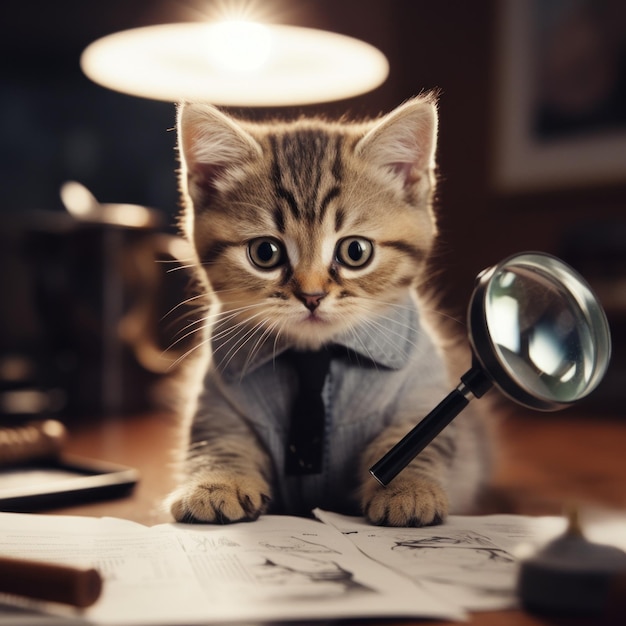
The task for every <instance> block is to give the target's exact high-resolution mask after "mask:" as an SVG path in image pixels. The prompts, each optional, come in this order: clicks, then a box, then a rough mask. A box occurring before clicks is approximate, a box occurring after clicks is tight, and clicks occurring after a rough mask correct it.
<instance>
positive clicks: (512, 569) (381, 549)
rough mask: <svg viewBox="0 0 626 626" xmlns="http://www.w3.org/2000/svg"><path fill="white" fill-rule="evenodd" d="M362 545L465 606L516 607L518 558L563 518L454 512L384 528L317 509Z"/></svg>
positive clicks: (417, 583) (556, 530) (551, 532)
mask: <svg viewBox="0 0 626 626" xmlns="http://www.w3.org/2000/svg"><path fill="white" fill-rule="evenodd" d="M315 515H316V516H317V517H318V518H319V519H320V520H322V521H324V522H325V523H327V524H330V525H332V526H334V527H335V528H337V529H338V530H339V531H341V532H342V533H343V534H344V536H346V537H347V538H349V539H350V541H352V542H353V543H354V544H355V545H356V546H358V547H359V549H360V550H361V551H362V552H363V553H364V554H366V555H367V556H369V557H371V558H372V559H374V560H376V561H377V562H379V563H381V564H382V565H385V566H387V567H389V568H391V569H392V570H394V571H396V572H400V573H402V575H404V576H407V577H408V578H410V579H411V580H412V581H413V583H414V584H415V586H416V588H417V589H420V590H421V591H425V592H427V593H429V594H430V595H432V596H435V597H440V598H442V599H443V600H445V601H446V602H448V604H451V603H455V604H456V605H457V606H458V607H459V608H462V609H466V610H470V611H471V610H481V611H485V610H498V609H508V608H514V607H515V606H516V604H517V603H516V598H515V584H516V578H517V572H518V564H519V560H518V556H519V552H520V551H521V550H522V549H532V548H533V547H536V546H538V545H541V544H543V543H545V541H547V540H549V539H551V538H552V537H554V536H556V535H557V534H558V533H559V532H562V531H563V529H564V527H565V522H564V520H563V519H561V518H554V517H543V518H532V517H521V516H515V515H489V516H484V517H462V516H451V517H450V518H448V520H447V521H446V522H445V524H443V525H441V526H430V527H426V528H386V527H380V526H371V525H369V524H367V523H366V522H365V521H364V520H363V519H362V518H354V517H346V516H342V515H338V514H336V513H328V512H326V511H321V510H319V509H318V510H316V511H315Z"/></svg>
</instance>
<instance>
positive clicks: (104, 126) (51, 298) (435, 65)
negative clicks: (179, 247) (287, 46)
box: [0, 0, 626, 415]
mask: <svg viewBox="0 0 626 626" xmlns="http://www.w3.org/2000/svg"><path fill="white" fill-rule="evenodd" d="M257 4H258V5H259V7H260V8H261V9H262V10H263V11H264V12H265V13H268V12H269V13H270V14H271V16H272V19H273V21H276V22H279V23H285V24H294V25H301V26H308V27H314V28H321V29H327V30H330V31H334V32H338V33H343V34H346V35H351V36H354V37H357V38H359V39H362V40H364V41H366V42H368V43H370V44H373V45H374V46H376V47H377V48H379V49H380V50H381V51H382V52H383V53H384V54H385V55H386V56H387V58H388V60H389V63H390V75H389V78H388V79H387V81H386V82H385V83H384V84H383V85H382V86H381V87H379V88H377V89H376V90H375V91H373V92H371V93H368V94H365V95H362V96H359V97H356V98H352V99H350V100H346V101H343V102H337V103H331V104H325V105H316V106H308V107H307V106H303V107H298V108H297V109H295V108H293V109H291V108H290V109H281V110H273V111H272V110H246V111H242V110H235V112H236V113H241V114H243V115H246V116H248V117H255V116H265V115H274V114H280V115H288V116H294V115H298V114H300V113H302V112H305V113H318V112H319V113H324V114H328V115H333V116H335V115H336V116H339V115H343V114H344V113H349V114H351V115H354V116H356V117H363V116H371V115H378V114H379V113H382V112H386V111H389V110H391V109H392V108H394V107H395V106H397V105H398V104H400V103H401V102H402V101H403V100H405V99H406V98H409V97H411V96H413V95H416V94H418V93H420V92H422V91H424V90H432V89H436V90H438V91H439V93H440V97H439V108H440V143H439V154H438V157H439V158H438V160H439V168H440V187H439V193H438V198H437V204H438V211H439V216H440V229H441V243H440V247H439V250H438V252H437V268H438V270H439V271H438V273H437V277H436V280H437V281H438V284H439V288H440V291H441V294H442V300H443V304H442V306H445V307H446V308H447V309H449V310H451V311H452V312H453V314H454V315H457V316H458V317H459V319H463V318H464V310H465V307H466V304H467V301H468V299H469V296H470V293H471V291H472V288H473V284H474V278H475V276H476V275H477V273H478V272H479V271H481V270H482V269H484V268H485V267H487V266H490V265H492V264H494V263H496V262H498V261H499V260H501V259H502V258H504V257H506V256H508V255H510V254H512V253H515V252H518V251H522V250H543V251H547V252H551V253H554V254H556V255H558V256H561V257H562V258H563V259H565V260H566V261H568V262H569V263H571V264H572V265H573V266H574V267H575V268H577V269H578V270H579V271H580V272H581V273H582V274H583V275H584V276H585V277H586V278H587V279H588V280H589V282H590V283H591V284H592V286H593V287H594V288H595V289H596V290H597V292H598V294H599V295H600V297H601V300H602V302H603V304H604V306H605V308H606V311H607V314H608V316H609V321H610V323H611V328H612V332H613V337H614V343H615V345H614V358H613V362H612V365H611V370H610V372H609V375H607V377H606V380H605V382H604V383H603V385H602V387H601V389H599V390H598V391H597V392H596V393H595V394H594V396H593V398H592V399H591V400H589V403H590V406H591V407H592V408H593V409H594V410H605V411H613V412H614V411H616V410H619V409H620V408H621V406H622V404H623V401H624V400H626V384H625V383H626V5H625V4H624V3H623V2H621V1H620V0H594V1H593V2H592V1H584V0H528V1H527V2H514V1H513V2H509V1H498V0H482V1H480V2H464V1H462V0H458V1H452V0H444V1H439V2H433V1H432V0H341V1H340V2H337V1H336V0H288V1H287V0H272V1H271V2H262V3H257ZM226 6H228V3H227V2H225V1H224V0H215V1H212V0H202V1H200V0H106V1H104V0H103V1H94V2H84V1H83V0H56V1H55V2H48V1H44V0H25V1H22V2H14V1H11V2H5V3H4V4H3V15H2V19H1V20H0V52H1V54H0V67H1V68H2V69H1V71H0V160H1V163H2V167H0V225H1V227H2V230H1V231H0V244H1V246H0V255H2V269H1V270H0V272H2V276H1V278H0V289H2V303H1V304H0V307H1V310H0V324H1V328H0V337H1V338H0V383H1V385H2V387H0V391H3V392H6V393H5V395H4V396H3V397H4V400H3V401H2V402H3V404H2V403H0V404H2V406H0V412H2V413H4V414H5V415H11V414H18V413H20V411H21V412H24V411H25V412H27V413H28V412H29V411H30V412H33V411H35V409H36V408H37V406H39V407H40V408H41V407H43V408H44V409H45V410H47V411H51V412H55V411H57V412H59V411H61V412H64V414H66V415H71V414H75V415H82V414H95V413H98V412H107V411H116V412H125V411H128V412H131V411H138V410H144V409H146V408H149V407H150V405H151V403H155V402H158V400H157V399H156V398H155V396H153V395H151V393H150V391H149V390H150V389H152V385H153V384H154V383H155V382H158V381H159V380H160V379H161V378H162V377H163V376H164V373H163V372H161V371H159V368H158V367H157V368H152V369H151V368H150V367H145V364H143V363H138V362H137V358H136V356H135V355H134V353H132V351H130V350H128V349H127V347H125V346H121V347H119V348H115V346H114V345H113V344H112V341H113V340H112V336H113V335H111V333H112V332H113V331H112V330H111V328H108V327H107V323H108V322H107V318H106V315H105V314H104V313H103V307H104V308H107V307H109V308H110V307H111V306H112V307H113V309H115V307H116V306H117V307H118V308H120V310H123V309H124V308H125V307H128V306H131V305H129V304H128V302H126V300H128V299H132V297H133V294H134V295H136V293H135V292H136V291H137V289H136V288H134V289H133V288H132V285H135V284H136V283H134V282H133V281H134V280H139V279H136V278H131V279H127V278H124V281H126V282H128V281H129V280H130V282H131V288H130V289H128V286H126V288H127V291H130V292H131V293H130V294H126V295H123V296H122V297H121V301H119V302H113V304H111V301H110V299H106V298H105V296H104V295H103V294H104V292H106V288H104V287H102V285H103V284H106V285H108V287H107V288H108V289H109V290H110V289H115V284H113V283H111V281H110V279H109V278H107V276H108V274H107V270H106V268H105V267H104V265H106V260H107V259H109V260H111V256H113V257H115V256H116V255H115V254H114V253H115V251H116V250H118V249H128V248H136V249H142V250H143V249H144V248H145V246H144V242H145V240H146V237H148V238H149V240H150V241H152V240H153V235H154V234H155V233H159V234H165V235H167V234H175V233H176V227H175V216H176V214H177V211H178V194H177V182H176V173H175V172H176V168H177V160H176V154H175V133H174V132H173V130H172V128H173V126H174V118H175V107H174V105H173V104H172V103H166V102H156V101H150V100H147V99H142V98H137V97H132V96H128V95H123V94H120V93H116V92H113V91H109V90H107V89H105V88H103V87H100V86H98V85H96V84H94V83H92V82H91V81H90V80H89V79H88V78H86V77H85V76H84V74H83V73H82V72H81V69H80V67H79V57H80V54H81V52H82V51H83V49H84V48H85V47H86V46H87V45H88V44H89V43H91V42H92V41H94V40H95V39H97V38H99V37H101V36H104V35H107V34H109V33H113V32H116V31H119V30H124V29H129V28H134V27H138V26H144V25H152V24H160V23H169V22H185V21H190V22H194V21H201V20H205V19H207V17H212V16H213V15H214V14H215V12H216V11H221V10H223V9H224V7H226ZM246 6H248V7H249V8H250V9H251V10H253V9H254V8H255V7H254V5H253V3H250V2H248V3H246ZM520 11H521V13H520ZM67 180H77V181H79V182H81V183H83V184H84V185H86V186H87V187H88V188H89V189H90V190H91V191H92V192H93V193H94V194H95V196H96V197H97V198H98V200H100V201H101V202H107V203H133V204H138V205H143V206H146V207H149V208H150V209H151V210H152V211H151V213H150V219H149V220H148V222H146V224H144V225H143V226H142V227H141V228H135V229H132V228H131V229H130V231H132V232H128V229H127V230H126V231H124V232H123V233H120V232H117V231H115V232H113V234H111V233H110V232H108V231H106V229H102V228H99V229H93V228H89V227H88V226H87V225H85V226H84V227H83V228H81V229H79V232H76V228H75V227H73V226H72V227H70V226H68V225H67V224H64V223H63V221H64V220H63V217H62V216H65V213H64V210H63V207H62V204H61V200H60V197H59V189H60V187H61V185H62V184H63V182H65V181H67ZM33 223H37V224H40V225H41V224H44V225H45V228H44V227H43V226H42V227H41V228H34V227H33ZM24 230H28V231H29V236H28V238H27V239H28V241H26V242H25V240H24V237H23V232H24ZM33 230H35V231H39V230H41V231H43V232H35V233H34V234H33V233H32V232H31V231H33ZM104 231H106V232H104ZM51 232H54V234H55V236H54V237H51V236H50V233H51ZM60 232H61V233H62V237H61V238H60V239H59V233H60ZM68 241H71V242H73V243H72V244H71V245H70V246H69V248H68V245H67V242H68ZM59 242H61V243H59ZM81 246H82V248H81ZM142 246H144V247H143V248H142ZM85 247H86V249H87V252H88V251H89V250H100V251H101V254H102V255H103V257H102V258H104V261H102V259H100V257H98V259H99V260H98V262H94V265H93V267H91V266H90V265H89V263H88V262H85V258H89V256H88V254H87V252H86V251H85V250H83V248H85ZM68 249H70V250H72V252H71V254H70V253H68ZM81 250H83V251H82V252H81ZM102 251H104V252H102ZM112 251H113V252H112ZM151 253H152V252H151ZM68 255H69V256H68ZM164 255H165V256H166V257H167V253H164ZM103 264H104V265H103ZM164 266H167V265H166V264H165V265H164ZM68 267H70V268H72V270H71V271H69V272H68ZM151 280H152V279H151ZM155 280H156V282H155V286H154V290H153V292H150V294H149V296H150V297H154V298H157V299H158V301H159V302H160V303H161V304H159V311H157V312H155V313H154V315H152V317H150V320H152V322H154V324H155V331H154V332H155V333H156V334H157V335H158V340H157V343H160V344H161V345H164V346H167V344H168V342H171V340H172V337H174V336H176V332H177V330H180V329H176V328H171V327H169V328H167V329H163V328H162V327H161V328H156V327H157V326H158V322H159V320H161V318H162V317H163V311H165V312H167V310H168V309H169V308H171V307H172V306H173V305H174V303H175V302H176V301H177V299H180V297H181V293H184V285H185V278H184V276H183V273H181V272H178V273H176V272H170V273H167V272H166V273H165V274H164V277H162V279H158V280H157V279H155ZM159 281H160V282H159ZM125 299H126V300H125ZM105 304H106V306H105ZM161 308H162V309H163V311H161V310H160V309H161ZM111 315H113V316H114V317H115V310H113V312H112V313H111ZM155 320H156V321H155ZM152 322H150V323H152ZM146 323H147V322H146ZM181 324H182V325H183V326H184V320H183V321H182V322H181ZM170 326H171V324H170ZM77 335H80V339H77V338H76V336H77ZM113 343H115V342H114V341H113ZM51 361H53V363H52V366H51V367H49V366H50V362H51ZM85 365H87V366H88V369H89V370H90V374H89V375H87V374H86V372H85ZM111 368H113V370H111ZM42 371H43V372H50V371H52V372H56V374H55V376H56V378H55V379H54V380H51V379H49V375H48V374H42ZM111 371H114V373H113V374H111ZM47 376H48V378H46V377H47ZM53 378H54V377H53ZM35 388H37V389H39V390H41V389H44V390H47V391H46V394H44V396H43V398H42V397H41V396H36V397H35V396H33V395H32V391H33V389H35ZM55 389H56V392H55V393H56V395H55V393H48V391H49V390H55ZM20 390H22V391H24V390H27V391H28V392H29V393H31V395H30V396H26V395H21V396H20V395H19V394H17V395H16V394H15V393H13V392H16V391H20ZM9 392H11V393H9ZM59 394H60V395H59ZM0 395H1V394H0ZM29 398H30V399H29ZM37 398H39V399H38V400H37ZM37 402H39V403H40V404H39V405H38V404H37ZM55 407H56V408H55ZM35 412H36V411H35Z"/></svg>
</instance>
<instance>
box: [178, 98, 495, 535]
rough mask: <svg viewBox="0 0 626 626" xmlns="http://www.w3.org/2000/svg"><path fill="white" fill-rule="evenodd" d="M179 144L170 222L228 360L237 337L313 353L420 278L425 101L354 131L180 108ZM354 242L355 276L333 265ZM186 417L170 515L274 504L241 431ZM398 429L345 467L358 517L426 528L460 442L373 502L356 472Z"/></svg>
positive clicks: (443, 500) (425, 241)
mask: <svg viewBox="0 0 626 626" xmlns="http://www.w3.org/2000/svg"><path fill="white" fill-rule="evenodd" d="M178 131H179V148H180V155H181V188H182V193H183V198H184V206H185V212H184V214H183V217H182V220H181V223H182V227H183V230H184V233H185V235H186V236H187V237H188V238H189V239H190V240H191V241H193V243H194V244H195V250H196V252H197V259H196V261H197V265H198V268H199V269H200V272H199V276H200V279H201V281H202V288H203V289H205V290H206V291H207V292H210V293H211V294H212V295H213V296H214V299H215V303H216V304H215V305H214V309H213V310H212V311H211V313H210V314H209V315H208V316H207V318H206V320H207V322H208V323H207V324H205V325H203V328H202V330H203V331H206V330H207V328H209V327H210V326H212V327H213V328H214V332H215V329H217V331H218V332H222V333H232V337H233V346H232V347H233V349H234V350H236V349H238V347H239V346H238V345H237V342H238V341H241V340H240V339H238V338H240V337H245V336H246V335H245V332H243V331H242V330H241V329H245V328H249V327H253V326H256V327H258V328H261V329H262V330H263V331H264V337H265V340H266V341H270V342H271V341H274V340H275V338H276V336H277V335H281V336H282V337H286V338H289V339H290V340H291V341H293V342H295V343H296V344H297V345H298V346H300V347H302V348H313V349H315V348H318V347H320V346H322V345H324V344H325V343H328V342H330V341H332V339H333V336H335V335H337V334H338V333H341V332H344V331H346V330H347V329H349V328H350V327H353V326H354V325H357V324H360V323H362V322H363V320H366V319H368V318H369V317H372V316H374V315H376V314H379V313H380V312H381V311H383V310H384V309H385V308H386V307H389V306H390V305H393V304H394V303H398V302H400V301H403V299H405V298H406V294H407V291H411V292H415V291H416V289H417V287H418V286H419V284H420V283H421V282H422V281H424V280H425V274H424V272H425V265H426V261H427V259H428V257H429V254H430V252H431V249H432V246H433V243H434V240H435V236H436V230H437V229H436V222H435V217H434V213H433V206H432V204H433V195H434V191H435V146H436V134H437V115H436V108H435V103H434V101H433V99H432V98H430V97H428V96H426V97H420V98H416V99H413V100H411V101H409V102H407V103H405V104H404V105H402V106H400V107H398V108H397V109H396V110H395V111H393V112H392V113H390V114H389V115H387V116H384V117H383V118H381V119H379V120H374V121H369V122H363V123H339V122H328V121H324V120H318V119H301V120H298V121H293V122H273V123H266V124H260V123H259V124H258V123H250V122H243V121H235V120H233V119H232V118H230V117H229V116H227V115H225V114H223V113H221V112H220V111H218V110H216V109H214V108H213V107H210V106H207V105H185V106H181V108H180V110H179V127H178ZM354 237H357V238H362V239H364V240H366V242H370V243H371V245H372V250H373V253H372V255H371V259H370V260H369V261H368V262H367V263H364V264H363V265H362V266H359V267H351V266H350V265H349V264H347V263H346V262H343V261H342V258H340V257H341V249H340V245H341V242H345V241H351V240H349V239H348V238H354ZM260 238H269V241H271V242H273V244H275V245H276V246H278V247H279V248H282V249H283V256H282V257H281V258H282V259H283V262H281V263H280V264H278V265H277V266H276V267H273V268H262V267H258V266H255V264H254V262H253V261H251V254H252V253H251V242H254V241H257V240H259V239H260ZM346 245H347V244H346ZM359 245H361V244H358V245H357V246H356V248H355V249H357V248H358V246H359ZM269 249H270V248H269V247H266V248H265V250H266V251H267V250H269ZM344 260H345V259H344ZM313 303H315V304H313ZM205 339H206V338H205ZM193 419H194V421H193V422H192V426H191V428H190V433H193V432H194V431H202V432H203V437H204V438H203V439H202V441H197V440H194V436H193V434H191V435H190V439H189V444H188V446H189V451H188V454H187V461H186V464H184V467H183V472H184V476H183V479H182V480H181V485H180V487H179V488H178V489H177V490H176V491H175V492H174V493H173V494H172V496H171V497H170V498H169V504H170V506H171V510H172V512H173V514H174V516H175V517H176V519H178V520H180V521H185V520H196V521H198V520H199V521H209V522H211V521H232V520H236V519H254V518H255V517H256V516H258V515H259V514H260V513H262V512H264V511H265V510H266V508H267V505H268V502H269V499H270V498H271V493H270V483H271V479H270V473H271V472H270V467H269V466H270V462H269V460H268V459H265V460H264V458H263V453H262V451H261V450H255V451H254V453H245V452H244V451H245V450H252V448H253V447H254V446H255V443H254V441H253V440H252V439H250V438H247V439H246V437H245V436H244V435H243V434H242V433H224V432H216V433H214V436H210V435H207V434H206V429H204V428H203V424H201V423H199V421H200V420H202V418H201V417H200V416H197V417H195V418H193ZM468 423H469V421H468ZM463 428H464V429H467V426H464V427H463ZM401 430H402V429H399V428H397V427H393V428H391V429H390V430H388V431H387V432H383V433H381V435H380V437H379V438H378V439H377V440H375V441H374V442H373V443H372V445H371V447H370V448H369V449H368V450H366V451H364V461H363V462H364V467H363V468H361V469H360V470H359V469H358V468H355V471H360V472H362V473H363V490H362V494H361V497H362V509H363V511H364V513H365V514H366V515H367V516H368V518H369V519H370V520H371V521H372V522H374V523H385V524H393V525H423V524H429V523H435V522H437V521H440V520H441V519H443V518H444V517H445V515H446V513H447V510H448V500H449V495H450V493H451V492H454V490H455V489H454V485H453V484H452V483H449V482H446V481H447V479H445V480H444V478H443V474H444V472H443V470H442V467H444V466H446V467H450V466H452V465H455V464H457V462H458V458H457V456H458V455H457V447H458V446H457V442H456V440H455V430H458V429H456V428H450V429H449V430H448V431H447V432H446V433H444V435H442V436H441V438H440V439H438V440H437V442H436V445H433V446H432V447H431V448H430V449H429V450H428V451H427V453H426V454H424V455H422V456H421V457H420V458H419V459H418V460H417V461H416V462H415V463H413V464H412V466H411V467H410V468H408V469H407V470H406V472H405V473H404V474H403V475H402V477H401V478H400V477H399V478H398V479H396V481H394V483H393V484H394V489H393V490H392V489H389V490H384V489H382V488H381V487H380V486H379V485H377V484H376V483H375V482H374V481H372V480H371V478H370V477H369V476H368V475H367V471H366V465H367V464H368V463H370V462H373V461H374V460H376V458H377V457H379V456H380V455H381V454H382V453H383V452H384V451H385V450H386V449H388V447H389V446H390V445H391V444H392V443H394V442H395V441H397V439H398V438H399V436H400V431H401ZM474 435H475V433H474V434H472V437H473V436H474ZM196 439H197V438H196ZM229 441H230V442H231V444H232V445H229V444H228V442H229ZM478 448H479V446H478V444H477V445H476V446H475V450H476V451H478ZM474 465H475V466H474ZM474 465H472V467H471V468H470V469H467V468H464V471H465V470H466V471H465V474H466V475H467V477H468V478H467V480H468V482H471V483H472V485H471V487H470V486H467V488H466V487H465V486H464V487H463V489H462V490H461V491H462V492H463V494H465V495H462V497H460V498H456V496H455V498H454V500H455V501H461V502H462V505H461V506H460V509H462V510H468V509H469V507H470V505H471V504H472V499H473V495H472V494H474V493H475V491H476V488H475V487H476V484H477V483H478V482H479V475H480V476H482V473H483V469H484V468H483V465H482V461H478V462H476V463H475V464H474ZM461 474H463V471H462V472H461ZM461 491H459V493H461ZM216 493H217V494H219V498H218V497H217V496H215V497H214V496H213V495H212V494H216ZM453 504H454V503H453Z"/></svg>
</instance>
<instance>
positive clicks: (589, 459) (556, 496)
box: [54, 411, 626, 626]
mask: <svg viewBox="0 0 626 626" xmlns="http://www.w3.org/2000/svg"><path fill="white" fill-rule="evenodd" d="M70 432H71V435H70V441H69V443H68V452H71V453H74V454H80V455H82V456H87V457H91V458H97V459H101V460H107V461H112V462H116V463H121V464H124V465H130V466H132V467H135V468H137V469H138V470H139V472H140V476H141V478H140V481H139V483H138V485H137V487H136V488H135V490H134V491H133V493H132V494H131V495H130V496H128V497H126V498H121V499H118V500H109V501H105V502H97V503H92V504H85V505H81V506H75V507H69V508H64V509H58V510H56V511H54V512H55V513H60V514H72V515H89V516H103V515H107V516H114V517H122V518H126V519H131V520H134V521H137V522H141V523H143V524H147V525H152V524H157V523H161V522H167V521H171V519H170V517H169V515H168V513H167V512H166V511H164V510H163V509H162V508H161V507H160V501H161V500H162V498H163V496H165V494H167V493H168V491H169V490H170V489H171V487H172V486H173V483H174V478H173V471H172V459H173V451H174V449H175V447H176V442H177V440H178V436H179V425H178V423H177V418H176V417H174V416H172V415H168V414H154V415H142V416H133V417H126V418H110V419H101V420H98V421H94V422H93V423H91V424H80V425H73V426H72V427H71V429H70ZM498 439H499V442H500V443H499V452H500V453H499V459H498V463H497V469H496V472H495V475H494V478H493V484H492V488H491V490H490V497H489V498H488V500H487V502H486V503H485V513H516V514H523V515H553V514H559V513H560V512H561V509H562V507H563V505H564V504H566V503H571V502H577V503H580V504H581V505H583V506H586V505H589V506H592V507H599V508H617V509H626V489H624V485H626V463H625V462H624V454H625V451H626V416H625V417H622V418H617V417H611V416H603V417H594V418H593V419H592V418H591V417H589V416H587V417H584V416H578V415H576V414H574V413H571V412H569V411H566V412H562V413H558V414H548V415H545V414H534V413H528V414H517V415H513V416H508V417H505V418H503V419H502V421H501V422H500V425H499V428H498ZM393 623H395V624H397V623H398V622H393ZM596 623H597V622H596V621H593V620H592V621H587V620H582V619H575V618H571V619H565V618H560V619H557V618H545V617H541V618H539V617H535V616H532V615H529V614H526V613H524V612H521V611H508V612H502V611H497V612H490V613H474V614H473V615H472V616H471V619H470V621H469V624H471V625H472V626H502V625H503V624H506V625H507V626H538V625H544V626H545V625H547V624H554V625H561V624H562V625H569V624H580V625H583V624H596ZM624 623H626V622H624ZM376 624H381V622H380V621H377V622H376ZM419 624H421V625H423V626H429V624H432V625H433V626H434V625H435V624H437V625H439V626H446V624H447V622H425V621H420V622H419Z"/></svg>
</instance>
